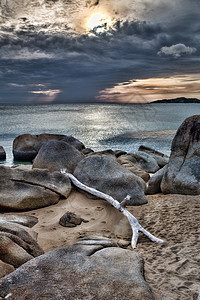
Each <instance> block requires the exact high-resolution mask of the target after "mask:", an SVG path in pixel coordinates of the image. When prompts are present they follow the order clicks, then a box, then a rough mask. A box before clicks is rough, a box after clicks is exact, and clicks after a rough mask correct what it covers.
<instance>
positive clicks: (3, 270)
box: [0, 260, 15, 278]
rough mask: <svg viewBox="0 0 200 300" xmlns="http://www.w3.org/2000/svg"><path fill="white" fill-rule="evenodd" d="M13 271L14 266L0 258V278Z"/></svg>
mask: <svg viewBox="0 0 200 300" xmlns="http://www.w3.org/2000/svg"><path fill="white" fill-rule="evenodd" d="M13 271H15V268H14V267H13V266H12V265H9V264H6V263H4V262H3V261H2V260H0V278H2V277H4V276H6V275H8V274H10V273H12V272H13Z"/></svg>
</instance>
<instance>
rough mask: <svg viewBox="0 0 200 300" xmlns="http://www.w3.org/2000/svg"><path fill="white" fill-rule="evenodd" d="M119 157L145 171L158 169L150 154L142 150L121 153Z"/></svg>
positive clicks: (151, 171) (150, 171) (153, 171)
mask: <svg viewBox="0 0 200 300" xmlns="http://www.w3.org/2000/svg"><path fill="white" fill-rule="evenodd" d="M120 159H123V160H126V161H130V162H131V163H132V164H134V165H135V166H136V167H138V168H140V169H142V170H143V171H145V172H147V173H155V172H157V171H158V170H159V169H160V168H159V166H158V164H157V162H156V160H155V159H154V158H153V157H152V156H151V155H149V154H147V153H145V152H142V151H138V152H135V153H128V154H126V155H122V156H120Z"/></svg>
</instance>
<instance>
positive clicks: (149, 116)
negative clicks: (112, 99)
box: [0, 103, 200, 165]
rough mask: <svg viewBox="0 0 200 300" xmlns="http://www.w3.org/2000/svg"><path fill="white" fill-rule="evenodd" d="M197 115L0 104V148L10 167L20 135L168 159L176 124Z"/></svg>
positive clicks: (192, 110)
mask: <svg viewBox="0 0 200 300" xmlns="http://www.w3.org/2000/svg"><path fill="white" fill-rule="evenodd" d="M195 114H200V105H199V104H198V103H192V104H184V103H180V104H175V103H174V104H166V103H154V104H50V105H15V104H0V146H3V147H4V149H5V150H6V154H7V159H6V161H5V162H4V163H5V164H7V165H12V164H13V157H12V143H13V140H14V138H15V137H17V136H18V135H20V134H24V133H30V134H40V133H56V134H65V135H72V136H74V137H76V138H77V139H79V140H80V141H82V142H83V143H84V144H85V146H86V147H88V148H92V149H93V150H96V151H97V150H104V149H113V150H118V149H120V150H125V151H127V152H135V151H137V150H138V147H139V146H140V145H146V146H149V147H152V148H154V149H156V150H158V151H161V152H163V153H165V154H167V155H169V154H170V147H171V142H172V139H173V137H174V135H175V133H176V130H177V129H178V127H179V126H180V125H181V123H182V122H183V121H184V120H185V119H186V118H187V117H189V116H192V115H195Z"/></svg>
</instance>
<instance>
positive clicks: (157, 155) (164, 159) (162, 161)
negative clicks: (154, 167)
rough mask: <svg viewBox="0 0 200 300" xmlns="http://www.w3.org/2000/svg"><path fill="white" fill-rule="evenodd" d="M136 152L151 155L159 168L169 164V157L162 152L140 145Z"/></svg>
mask: <svg viewBox="0 0 200 300" xmlns="http://www.w3.org/2000/svg"><path fill="white" fill-rule="evenodd" d="M138 151H140V152H145V153H147V154H149V155H151V156H152V157H153V158H154V159H155V160H156V161H157V164H158V165H159V167H160V168H162V167H164V166H165V165H166V164H167V163H168V162H169V156H167V155H165V154H164V153H162V152H159V151H156V150H154V149H152V148H149V147H147V146H144V145H141V146H140V147H139V149H138Z"/></svg>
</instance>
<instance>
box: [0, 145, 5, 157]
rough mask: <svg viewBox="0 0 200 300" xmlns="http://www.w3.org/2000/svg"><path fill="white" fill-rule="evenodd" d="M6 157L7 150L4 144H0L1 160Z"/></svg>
mask: <svg viewBox="0 0 200 300" xmlns="http://www.w3.org/2000/svg"><path fill="white" fill-rule="evenodd" d="M5 159H6V151H5V150H4V148H3V147H2V146H0V160H5Z"/></svg>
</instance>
